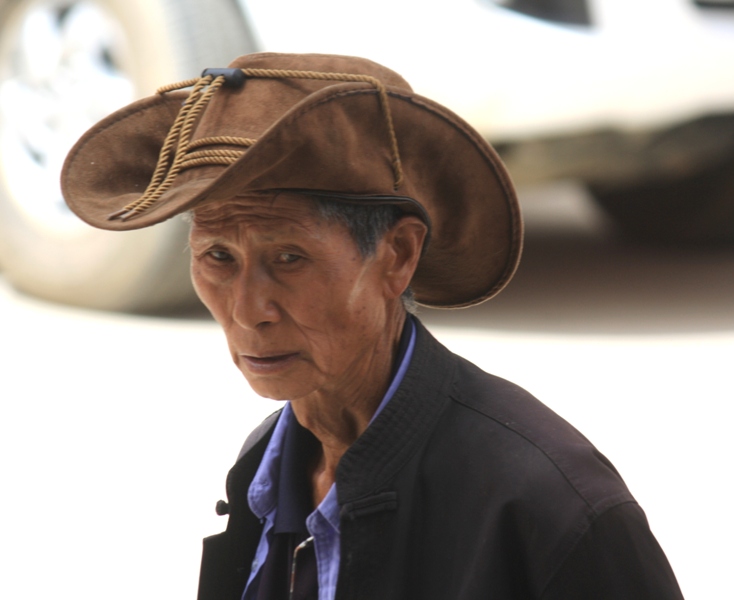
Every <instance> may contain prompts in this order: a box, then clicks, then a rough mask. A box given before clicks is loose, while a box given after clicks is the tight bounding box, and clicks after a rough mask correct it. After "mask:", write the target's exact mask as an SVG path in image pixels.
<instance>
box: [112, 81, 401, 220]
mask: <svg viewBox="0 0 734 600" xmlns="http://www.w3.org/2000/svg"><path fill="white" fill-rule="evenodd" d="M241 70H242V72H243V73H244V74H245V75H246V76H248V77H253V78H268V79H315V80H321V81H353V82H364V83H369V84H371V85H372V86H374V87H375V89H376V90H377V92H378V95H379V98H380V106H381V108H382V111H383V114H384V115H385V123H386V125H387V130H388V135H389V137H390V152H391V155H392V168H393V173H394V177H395V189H397V188H398V187H400V184H401V183H402V182H403V169H402V164H401V161H400V152H399V149H398V141H397V135H396V134H395V127H394V125H393V120H392V113H391V111H390V106H389V103H388V96H387V88H386V87H385V86H384V84H383V83H382V82H381V81H380V80H379V79H377V78H375V77H372V76H370V75H357V74H353V73H322V72H319V71H293V70H285V69H241ZM224 83H225V77H224V76H223V75H219V76H217V77H216V78H214V77H212V76H211V75H206V76H204V77H199V78H195V79H187V80H186V81H181V82H179V83H172V84H169V85H166V86H163V87H161V88H159V89H158V90H157V93H158V94H165V93H168V92H172V91H175V90H180V89H184V88H187V87H192V86H193V89H192V90H191V93H190V94H189V97H188V98H187V99H186V101H185V102H184V104H183V106H182V107H181V110H180V111H179V113H178V115H177V116H176V120H175V121H174V123H173V125H172V126H171V129H170V130H169V132H168V135H167V136H166V139H165V141H164V143H163V147H162V148H161V151H160V154H159V156H158V163H157V165H156V168H155V171H154V173H153V177H152V178H151V181H150V183H149V184H148V187H147V188H146V190H145V192H144V193H143V195H142V196H141V197H140V198H138V199H137V200H135V201H133V202H131V203H129V204H127V205H126V206H125V207H124V208H122V209H121V210H119V211H117V212H115V213H113V214H111V215H110V216H109V217H108V219H109V220H113V219H120V220H122V221H127V220H128V219H130V218H132V217H134V216H136V215H139V214H141V213H143V212H145V211H146V210H148V209H149V208H150V207H151V206H153V205H154V204H155V203H156V202H157V201H158V199H159V198H160V197H161V196H162V195H163V194H165V193H166V192H167V191H168V190H169V189H170V188H171V186H172V185H173V181H174V180H175V179H176V177H177V176H178V175H179V174H180V173H181V171H184V170H186V169H190V168H193V167H198V166H203V165H221V166H229V165H231V164H233V163H235V162H236V161H237V160H239V158H241V157H242V155H243V154H244V153H245V150H232V149H211V148H208V149H204V150H198V151H196V152H193V150H196V149H198V148H206V147H207V146H214V145H219V146H222V145H225V146H238V147H242V148H249V147H251V146H252V145H253V144H255V143H256V142H257V140H255V139H252V138H240V137H234V136H215V137H208V138H201V139H198V140H195V141H193V142H192V141H191V134H192V132H193V129H194V125H195V124H196V122H197V120H198V118H199V115H200V114H201V112H202V111H203V110H204V108H206V106H207V105H208V104H209V101H210V100H211V98H212V97H213V95H214V94H215V93H216V91H217V90H218V89H219V88H220V87H222V85H224ZM174 147H175V148H176V151H175V153H174V152H173V149H174ZM172 155H173V156H172Z"/></svg>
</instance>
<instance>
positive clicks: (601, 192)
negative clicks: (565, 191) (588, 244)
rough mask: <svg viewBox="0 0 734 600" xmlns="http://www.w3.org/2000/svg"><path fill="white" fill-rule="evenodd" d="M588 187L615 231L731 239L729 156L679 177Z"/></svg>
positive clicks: (697, 240) (686, 240)
mask: <svg viewBox="0 0 734 600" xmlns="http://www.w3.org/2000/svg"><path fill="white" fill-rule="evenodd" d="M588 187H589V190H590V192H591V194H592V196H593V197H594V198H595V200H596V201H597V202H598V203H599V205H600V206H601V207H602V208H603V209H604V210H605V212H607V214H609V215H610V216H611V218H612V220H613V221H615V222H616V224H617V225H618V226H619V228H620V229H621V231H622V232H624V233H625V234H626V235H627V236H628V237H630V238H633V239H635V240H639V241H648V242H662V243H683V244H696V245H712V244H717V245H721V244H731V243H734V158H732V159H729V160H726V161H723V162H721V163H718V164H716V165H713V166H710V167H707V168H705V169H702V170H699V171H698V172H696V173H692V174H691V173H689V174H685V175H681V176H679V177H672V178H666V179H656V180H651V181H643V182H639V183H637V184H635V185H626V186H614V185H599V184H597V185H593V184H591V185H589V186H588Z"/></svg>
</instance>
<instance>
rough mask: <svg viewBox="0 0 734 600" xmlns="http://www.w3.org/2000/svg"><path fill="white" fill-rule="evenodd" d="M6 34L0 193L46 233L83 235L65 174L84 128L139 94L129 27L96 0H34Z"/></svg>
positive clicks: (0, 36)
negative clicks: (131, 69) (67, 196)
mask: <svg viewBox="0 0 734 600" xmlns="http://www.w3.org/2000/svg"><path fill="white" fill-rule="evenodd" d="M0 40H2V46H0V178H1V181H0V185H2V187H4V188H5V189H4V190H0V193H4V194H5V195H7V200H9V201H10V202H11V203H12V204H13V205H14V206H15V208H16V209H17V210H18V211H19V212H20V213H22V214H23V216H24V217H25V219H26V220H28V221H29V222H31V223H33V224H34V225H35V226H37V227H38V228H40V229H43V230H44V231H45V232H46V233H49V234H52V235H59V236H64V237H68V236H73V235H75V234H80V233H82V232H83V231H84V225H83V224H82V223H81V222H80V221H79V219H77V218H76V217H75V216H74V215H72V213H71V212H70V211H69V210H68V208H67V206H66V204H65V203H64V201H63V199H62V197H61V190H60V187H59V183H58V181H59V173H60V171H61V166H62V164H63V161H64V158H65V157H66V154H67V152H68V150H69V148H70V147H71V146H72V145H73V144H74V142H76V140H77V139H78V138H79V136H80V135H81V134H82V133H84V132H85V131H86V130H87V129H88V128H89V127H90V126H91V125H93V124H94V123H96V122H97V121H98V120H99V119H101V118H103V117H104V116H106V115H107V114H109V113H110V112H112V111H114V110H115V109H117V108H119V107H120V106H123V105H125V104H128V103H129V102H132V101H133V100H134V99H135V85H134V84H133V81H132V79H131V78H130V77H129V75H128V74H127V69H126V68H125V65H126V63H127V56H128V47H129V45H128V42H127V39H126V36H125V33H124V31H123V28H122V27H121V26H120V25H119V23H118V22H117V21H116V20H115V19H114V18H113V16H112V15H111V14H110V13H109V11H107V10H105V9H104V8H102V7H101V6H100V5H99V4H97V3H94V2H90V1H83V2H69V1H66V2H64V1H43V2H38V1H36V2H33V1H30V2H22V3H20V4H19V5H18V6H17V7H16V8H15V10H14V11H13V14H11V15H10V16H9V18H6V19H4V23H3V28H2V31H0Z"/></svg>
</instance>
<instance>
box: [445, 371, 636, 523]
mask: <svg viewBox="0 0 734 600" xmlns="http://www.w3.org/2000/svg"><path fill="white" fill-rule="evenodd" d="M451 400H452V410H453V411H455V412H456V413H457V416H456V417H455V418H456V419H459V420H460V421H472V422H474V428H475V429H481V430H482V431H481V433H480V434H479V435H477V437H476V439H474V440H467V441H470V442H471V443H472V444H476V445H477V449H478V450H479V451H482V452H484V453H491V454H500V455H501V456H503V457H504V460H506V461H507V462H508V465H507V467H508V468H509V467H510V466H511V463H513V462H516V463H517V464H516V465H515V466H516V467H517V469H518V470H519V471H520V472H524V473H525V474H526V477H527V478H528V484H529V485H533V484H534V485H536V486H540V487H541V488H542V486H543V484H545V485H549V484H550V482H551V481H557V484H558V485H563V486H568V487H569V488H570V490H572V493H573V494H574V495H576V496H577V497H578V499H579V500H581V501H582V502H583V504H585V505H586V507H587V509H588V510H589V511H590V512H591V513H592V514H597V515H598V514H601V513H602V512H604V511H605V510H607V509H609V508H611V507H612V506H616V505H617V504H620V503H623V502H630V501H634V498H633V497H632V495H631V494H630V492H629V490H628V489H627V487H626V485H625V484H624V481H623V480H622V478H621V476H620V475H619V473H618V472H617V470H616V469H615V468H614V466H613V465H612V463H611V462H610V461H609V460H608V459H607V458H606V457H605V456H604V455H603V454H602V453H601V452H599V450H597V449H596V447H594V445H593V444H592V443H591V442H590V441H589V440H588V439H587V438H586V437H584V435H582V434H581V433H580V432H579V431H578V430H577V429H576V428H574V427H573V426H572V425H571V424H570V423H568V422H567V421H566V420H564V419H563V418H562V417H560V416H559V415H558V414H556V413H555V412H553V411H552V410H551V409H550V408H548V407H547V406H546V405H544V404H543V403H542V402H540V401H539V400H538V399H537V398H535V397H534V396H533V395H532V394H530V393H529V392H527V391H526V390H524V389H523V388H521V387H520V386H518V385H516V384H514V383H511V382H509V381H507V380H505V379H502V378H500V377H496V376H494V375H490V374H488V373H485V372H484V371H482V370H481V369H479V368H478V367H477V366H475V365H473V364H472V363H470V362H468V361H466V360H464V359H462V358H459V359H458V366H457V370H456V376H455V378H454V380H453V384H452V389H451ZM461 427H467V425H466V423H465V422H464V423H463V424H462V425H461ZM478 433H479V432H478ZM520 456H521V457H522V460H520V461H518V460H517V458H518V457H520ZM514 476H515V477H517V476H518V475H517V474H515V475H514Z"/></svg>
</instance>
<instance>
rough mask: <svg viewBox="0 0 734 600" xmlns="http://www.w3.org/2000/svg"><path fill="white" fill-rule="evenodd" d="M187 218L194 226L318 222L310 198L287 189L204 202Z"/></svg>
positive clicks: (221, 226) (304, 224)
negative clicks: (286, 190)
mask: <svg viewBox="0 0 734 600" xmlns="http://www.w3.org/2000/svg"><path fill="white" fill-rule="evenodd" d="M191 220H192V224H193V228H194V229H219V228H223V227H228V226H233V227H236V226H239V225H241V224H248V223H252V224H259V223H273V224H275V223H276V222H282V223H291V224H294V225H301V226H303V227H312V226H314V225H318V224H320V221H321V220H320V219H319V213H318V210H317V206H316V203H315V201H314V200H313V199H311V198H309V197H308V196H304V195H301V194H294V193H291V192H264V193H260V194H252V195H247V196H236V197H234V198H228V199H226V200H217V201H213V202H207V203H205V204H202V205H200V206H198V207H196V208H195V209H194V210H193V211H192V213H191Z"/></svg>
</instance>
